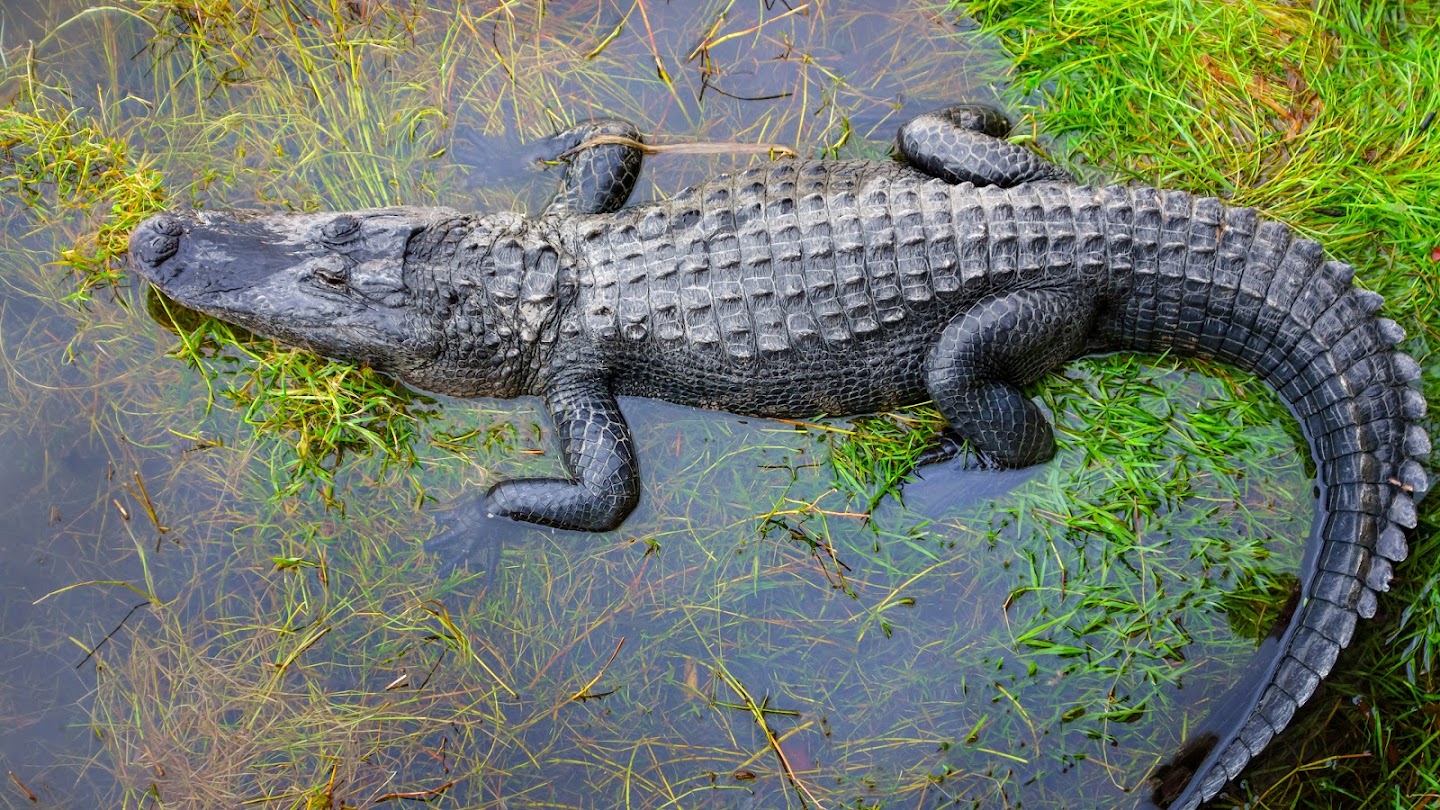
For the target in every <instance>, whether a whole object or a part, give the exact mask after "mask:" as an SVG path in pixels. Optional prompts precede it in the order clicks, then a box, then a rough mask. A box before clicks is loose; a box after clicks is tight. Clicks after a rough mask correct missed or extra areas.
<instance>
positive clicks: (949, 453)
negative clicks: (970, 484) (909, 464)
mask: <svg viewBox="0 0 1440 810" xmlns="http://www.w3.org/2000/svg"><path fill="white" fill-rule="evenodd" d="M953 459H958V460H959V462H960V469H962V470H1000V469H1004V465H1002V464H1000V463H999V462H998V461H996V460H995V459H994V458H992V457H991V456H990V455H989V454H988V453H986V452H985V451H983V450H980V449H977V448H976V447H974V446H973V445H971V444H970V443H969V442H967V441H965V439H964V438H963V437H961V436H960V434H958V433H955V432H954V431H952V430H950V429H949V428H946V429H944V430H942V431H940V432H939V433H937V434H936V435H935V440H934V441H933V442H931V444H930V446H929V447H926V448H925V450H924V451H923V452H921V453H920V457H919V458H917V459H915V467H916V469H919V468H920V467H924V466H926V465H929V464H939V463H941V462H945V461H951V460H953Z"/></svg>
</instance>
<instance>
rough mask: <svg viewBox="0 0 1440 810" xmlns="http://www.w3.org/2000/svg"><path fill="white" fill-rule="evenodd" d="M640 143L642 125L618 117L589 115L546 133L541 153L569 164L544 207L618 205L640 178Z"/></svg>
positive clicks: (590, 209) (604, 210) (598, 210)
mask: <svg viewBox="0 0 1440 810" xmlns="http://www.w3.org/2000/svg"><path fill="white" fill-rule="evenodd" d="M640 143H641V139H640V130H638V129H636V128H635V125H634V124H632V123H630V122H629V121H621V120H618V119H601V120H598V121H587V122H585V123H583V124H577V125H575V126H573V127H570V128H569V129H566V130H563V131H561V132H558V133H556V134H555V135H552V136H550V137H549V138H546V139H545V140H544V141H542V142H541V143H540V144H539V151H540V152H541V154H542V157H543V158H544V159H547V160H560V161H564V163H565V165H564V166H563V168H562V174H561V175H560V183H559V185H558V186H557V187H556V189H555V196H554V197H552V198H550V202H549V204H547V205H546V206H545V210H544V211H543V212H542V213H544V214H553V213H559V212H562V211H563V212H566V213H573V214H608V213H610V212H612V211H618V210H620V208H621V206H623V205H625V201H626V200H628V199H630V192H631V191H633V190H634V189H635V182H636V181H637V180H639V179H640V164H641V162H642V160H643V158H644V155H643V154H642V153H641V151H640V147H639V146H638V144H640ZM587 144H588V145H587Z"/></svg>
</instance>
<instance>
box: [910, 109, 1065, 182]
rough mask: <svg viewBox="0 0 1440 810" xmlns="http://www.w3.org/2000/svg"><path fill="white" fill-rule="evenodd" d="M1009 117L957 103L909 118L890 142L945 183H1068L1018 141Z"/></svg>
mask: <svg viewBox="0 0 1440 810" xmlns="http://www.w3.org/2000/svg"><path fill="white" fill-rule="evenodd" d="M1009 134H1010V121H1009V120H1008V119H1006V117H1005V115H1004V114H1003V113H1001V112H1000V111H999V110H997V109H995V108H993V107H986V106H984V105H983V104H962V105H958V106H954V107H946V108H945V109H943V110H936V111H935V112H931V113H926V114H924V115H921V116H917V117H916V118H912V119H910V120H909V121H907V122H906V123H905V125H904V126H902V127H900V131H899V133H897V134H896V136H895V141H896V144H897V145H898V146H899V148H900V154H901V155H903V156H904V157H905V159H906V161H908V162H909V163H910V165H911V166H914V167H915V168H917V169H919V170H920V171H922V172H925V173H926V174H928V175H930V176H932V177H938V178H940V179H941V180H944V181H945V182H947V183H967V182H968V183H974V184H975V185H977V186H1000V187H1002V188H1010V187H1012V186H1016V185H1019V184H1021V183H1025V182H1030V181H1044V180H1049V181H1059V182H1065V183H1073V182H1075V179H1074V178H1073V177H1071V176H1070V174H1069V172H1066V171H1065V170H1064V169H1062V168H1060V167H1059V166H1056V165H1055V164H1053V163H1051V162H1050V161H1048V160H1046V159H1045V158H1044V157H1041V156H1040V155H1037V154H1036V153H1034V152H1032V151H1030V150H1029V149H1027V148H1025V147H1024V146H1021V145H1020V144H1014V143H1010V142H1009V141H1007V140H1005V136H1006V135H1009Z"/></svg>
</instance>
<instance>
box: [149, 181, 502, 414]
mask: <svg viewBox="0 0 1440 810" xmlns="http://www.w3.org/2000/svg"><path fill="white" fill-rule="evenodd" d="M517 223H520V224H521V225H522V226H523V220H520V218H519V217H516V216H515V215H509V216H508V217H507V216H497V217H483V218H482V217H469V216H463V215H460V214H458V213H456V212H454V211H452V210H449V209H444V208H423V209H422V208H405V207H396V208H377V209H370V210H365V211H355V212H349V213H321V214H296V213H280V214H264V213H257V212H244V211H224V212H212V211H184V212H173V213H164V214H159V215H157V216H154V217H152V218H150V219H149V220H146V221H145V222H143V223H141V225H140V226H139V227H137V228H136V229H135V231H134V233H132V234H131V236H130V264H131V266H132V267H133V268H134V270H135V271H136V272H137V273H138V274H139V275H141V276H143V277H144V278H146V279H147V280H149V281H150V282H151V283H152V284H154V285H155V286H156V287H157V288H158V289H159V290H160V291H161V292H162V293H164V294H165V295H166V296H167V297H168V298H170V299H171V300H173V301H174V302H176V303H178V304H180V305H181V306H184V307H187V308H189V309H193V310H196V311H198V312H202V313H205V314H207V315H211V316H214V317H216V318H219V319H220V320H223V321H227V322H229V323H233V324H237V325H239V326H243V327H245V328H246V329H248V330H250V331H251V332H253V333H255V334H258V335H264V336H266V337H271V338H275V339H277V340H279V341H281V342H283V343H286V344H289V345H294V346H300V347H303V348H307V349H310V350H311V351H314V352H315V353H317V354H320V355H323V356H325V357H329V358H332V359H335V360H343V361H348V362H356V363H365V364H367V365H370V366H372V367H374V368H376V369H378V370H380V371H383V372H386V373H388V374H391V375H393V376H396V377H399V378H400V379H402V380H404V381H406V382H408V383H410V384H412V385H415V386H416V387H418V388H422V389H425V390H429V391H435V392H438V393H453V394H459V395H466V396H479V395H491V396H514V395H515V393H516V391H515V390H514V389H515V388H516V387H517V385H519V384H520V383H517V381H516V380H514V379H510V378H512V377H515V376H516V374H515V366H516V365H517V363H516V362H514V361H515V358H516V356H517V355H518V354H520V353H521V351H520V350H519V349H517V348H516V347H515V346H514V345H513V341H507V343H509V344H510V345H504V344H502V343H501V342H499V341H497V340H496V339H495V336H494V335H491V336H490V340H489V341H488V344H489V345H488V348H489V349H490V351H489V352H488V353H489V354H490V355H491V357H490V358H489V359H490V362H488V363H486V362H483V360H484V359H485V358H477V357H475V347H474V346H471V347H469V348H468V351H470V352H471V355H470V356H471V358H472V362H473V365H472V366H471V369H470V373H468V374H464V375H460V377H463V379H462V378H457V377H455V376H452V372H453V368H454V366H453V364H452V363H451V362H449V358H448V357H447V356H446V352H447V350H448V351H452V352H453V351H454V350H455V349H456V348H457V347H456V337H457V331H458V332H462V333H465V334H467V335H473V333H474V332H475V331H477V330H476V324H477V323H478V322H487V325H496V324H497V321H499V320H502V319H500V318H496V317H478V318H477V317H474V316H477V315H478V316H484V315H487V314H491V313H490V312H489V311H490V310H492V309H493V306H492V304H491V303H490V302H489V301H488V299H489V298H490V295H489V294H488V293H487V291H486V288H487V287H494V286H496V285H495V283H494V280H495V279H496V276H497V273H496V268H495V266H494V262H493V260H490V259H489V258H488V257H489V256H490V254H492V253H493V252H494V251H492V250H491V248H492V247H493V246H494V243H495V240H496V238H497V236H498V235H499V234H501V233H506V232H510V233H513V232H514V231H515V230H516V227H517ZM462 247H464V248H470V251H469V252H470V255H471V258H470V259H469V260H468V261H465V262H460V261H458V260H457V255H456V254H457V251H459V250H460V248H462ZM506 270H508V271H511V272H513V273H515V274H519V273H521V272H523V268H521V267H519V266H516V267H513V268H506ZM486 280H488V281H490V282H491V283H489V284H486V283H485V281H486ZM511 286H513V285H511ZM477 291H478V292H477ZM467 311H468V313H469V315H468V316H467V314H466V313H467ZM457 316H458V317H457ZM467 317H468V322H465V323H459V324H458V326H457V321H459V320H464V319H466V318H467ZM505 331H506V332H507V334H508V332H509V330H505ZM480 343H481V345H484V344H485V343H486V341H483V340H482V341H480ZM485 353H486V352H481V354H485ZM507 358H508V360H507ZM475 361H480V362H475Z"/></svg>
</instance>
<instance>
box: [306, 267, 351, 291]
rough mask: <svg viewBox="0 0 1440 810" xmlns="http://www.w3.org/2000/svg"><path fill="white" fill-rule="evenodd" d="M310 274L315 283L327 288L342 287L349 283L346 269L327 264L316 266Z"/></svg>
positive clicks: (348, 273) (348, 274)
mask: <svg viewBox="0 0 1440 810" xmlns="http://www.w3.org/2000/svg"><path fill="white" fill-rule="evenodd" d="M310 274H311V276H312V277H313V278H314V279H315V280H316V281H318V282H320V283H321V284H324V285H326V286H327V287H344V286H345V285H346V284H347V283H348V282H349V281H350V272H349V270H348V269H347V268H344V267H335V266H331V265H328V264H322V265H319V266H317V267H316V268H315V269H314V270H312V271H311V273H310Z"/></svg>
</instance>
